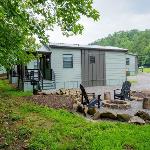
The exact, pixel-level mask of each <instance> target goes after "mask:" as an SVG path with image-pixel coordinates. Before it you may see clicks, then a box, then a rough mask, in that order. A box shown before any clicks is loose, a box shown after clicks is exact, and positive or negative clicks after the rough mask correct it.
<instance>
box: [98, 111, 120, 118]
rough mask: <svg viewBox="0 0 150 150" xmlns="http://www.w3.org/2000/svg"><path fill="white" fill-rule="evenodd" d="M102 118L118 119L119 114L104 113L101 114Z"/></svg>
mask: <svg viewBox="0 0 150 150" xmlns="http://www.w3.org/2000/svg"><path fill="white" fill-rule="evenodd" d="M100 118H108V119H113V120H116V119H117V114H116V113H115V112H109V111H104V112H102V113H101V114H100Z"/></svg>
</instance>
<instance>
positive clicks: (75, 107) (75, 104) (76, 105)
mask: <svg viewBox="0 0 150 150" xmlns="http://www.w3.org/2000/svg"><path fill="white" fill-rule="evenodd" d="M77 108H78V104H77V103H74V104H73V110H74V111H77Z"/></svg>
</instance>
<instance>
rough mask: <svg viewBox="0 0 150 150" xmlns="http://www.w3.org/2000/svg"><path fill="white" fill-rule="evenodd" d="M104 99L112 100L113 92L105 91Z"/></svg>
mask: <svg viewBox="0 0 150 150" xmlns="http://www.w3.org/2000/svg"><path fill="white" fill-rule="evenodd" d="M104 100H111V94H110V92H105V93H104Z"/></svg>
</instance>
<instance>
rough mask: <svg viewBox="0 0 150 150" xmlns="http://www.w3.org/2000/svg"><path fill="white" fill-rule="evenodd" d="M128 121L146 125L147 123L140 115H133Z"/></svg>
mask: <svg viewBox="0 0 150 150" xmlns="http://www.w3.org/2000/svg"><path fill="white" fill-rule="evenodd" d="M128 122H129V123H133V124H139V125H144V124H145V121H144V120H143V119H141V118H140V117H138V116H133V117H131V118H130V120H129V121H128Z"/></svg>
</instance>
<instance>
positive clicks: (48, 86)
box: [40, 80, 55, 90]
mask: <svg viewBox="0 0 150 150" xmlns="http://www.w3.org/2000/svg"><path fill="white" fill-rule="evenodd" d="M40 86H41V87H42V83H41V82H40ZM50 89H55V81H49V80H43V89H42V90H50Z"/></svg>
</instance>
